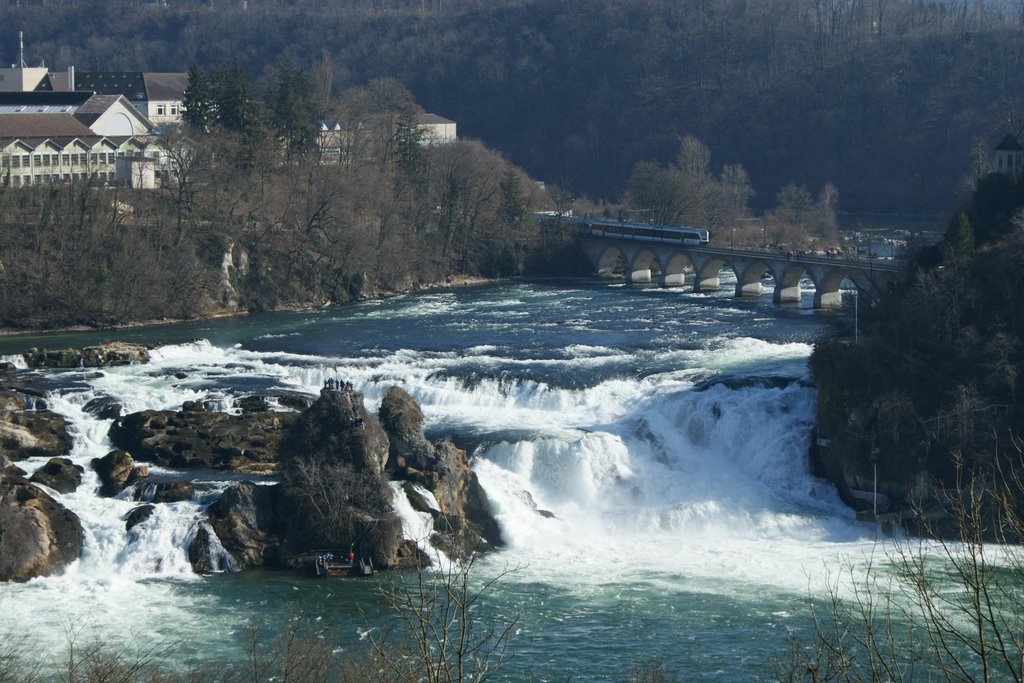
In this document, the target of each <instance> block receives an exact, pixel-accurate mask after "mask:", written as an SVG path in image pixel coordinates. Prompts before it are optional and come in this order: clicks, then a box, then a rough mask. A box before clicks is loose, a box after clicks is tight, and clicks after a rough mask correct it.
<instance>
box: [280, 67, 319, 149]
mask: <svg viewBox="0 0 1024 683" xmlns="http://www.w3.org/2000/svg"><path fill="white" fill-rule="evenodd" d="M267 99H268V105H269V109H270V112H271V125H272V127H273V128H274V132H275V133H276V134H277V137H278V139H279V140H280V141H281V142H282V143H283V145H284V148H285V151H286V152H287V155H288V157H289V158H291V157H292V155H295V154H302V153H303V152H305V151H307V150H308V149H309V148H310V147H312V145H313V142H314V140H315V136H316V125H317V120H318V118H319V117H318V113H317V107H316V103H315V102H314V94H313V86H312V84H311V83H310V81H309V78H308V77H307V76H306V74H305V73H304V72H303V71H302V70H301V69H298V68H296V67H295V65H294V64H292V63H291V62H290V61H287V62H285V63H284V64H283V65H282V66H281V73H280V75H279V77H278V80H277V84H276V86H274V85H271V86H270V87H268V90H267Z"/></svg>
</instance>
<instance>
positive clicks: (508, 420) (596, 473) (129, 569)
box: [0, 282, 875, 681]
mask: <svg viewBox="0 0 1024 683" xmlns="http://www.w3.org/2000/svg"><path fill="white" fill-rule="evenodd" d="M808 296H810V293H808ZM844 324H846V321H845V320H844V318H843V317H842V316H841V315H837V314H836V313H834V312H828V313H823V312H815V311H812V310H810V309H809V299H808V300H807V301H805V303H804V305H803V307H780V306H774V305H772V303H771V294H770V292H769V293H767V294H765V295H764V296H763V297H762V298H761V299H759V300H758V299H753V300H746V299H744V300H737V299H733V298H731V297H729V296H727V295H726V294H725V293H723V294H720V295H698V294H693V293H688V292H684V291H682V290H664V289H657V288H628V287H624V286H621V285H617V284H609V283H605V282H544V283H502V284H494V285H486V286H479V287H472V288H464V289H456V290H450V291H449V290H446V291H434V292H428V293H421V294H416V295H408V296H400V297H395V298H391V299H386V300H380V301H367V302H362V303H358V304H352V305H346V306H339V307H335V308H330V309H324V310H318V311H313V312H301V313H278V314H272V315H261V316H249V317H244V318H230V319H223V320H217V321H207V322H201V323H192V324H188V325H174V326H161V327H152V328H139V329H131V330H122V331H117V332H111V333H103V334H92V335H86V334H77V335H55V336H49V337H32V338H23V337H19V338H9V339H4V340H2V342H0V354H12V353H14V352H15V351H17V350H19V349H20V348H24V347H25V346H29V345H34V346H46V347H48V348H57V347H61V346H82V345H86V344H88V343H93V342H96V341H100V340H112V339H121V340H126V341H146V342H151V343H156V344H159V346H158V347H157V348H156V349H155V350H154V352H153V360H152V362H151V363H149V364H147V365H139V366H131V367H119V368H106V369H102V370H98V371H97V370H75V371H54V372H49V373H47V374H46V375H45V376H44V378H43V382H44V384H45V385H46V386H48V387H49V389H50V403H51V406H52V407H53V409H55V410H57V411H58V412H60V413H62V414H64V415H65V416H66V417H67V418H68V419H69V420H70V421H71V424H72V427H73V430H74V434H75V446H74V451H73V453H72V457H73V458H74V459H75V460H76V461H77V462H79V463H80V464H83V465H87V464H88V462H89V460H90V459H91V458H93V457H97V456H102V455H104V454H105V453H106V452H107V451H108V450H110V448H111V446H110V443H109V441H108V440H107V438H106V429H107V428H108V427H109V421H104V420H100V419H97V418H95V417H93V416H92V415H90V414H89V413H88V412H87V411H85V410H84V409H83V408H84V406H85V404H86V403H88V402H89V401H90V400H93V399H96V398H106V399H111V400H116V401H118V402H120V403H121V404H122V405H123V406H124V408H125V410H126V411H136V410H142V409H147V408H152V409H174V408H177V407H179V406H180V405H181V403H182V402H183V401H185V400H194V399H202V400H206V401H212V402H214V403H215V404H216V405H218V406H220V407H222V408H224V409H231V407H232V405H233V403H234V401H235V400H236V399H237V398H239V397H241V396H245V395H247V394H252V393H260V394H264V393H274V392H281V391H292V392H302V393H308V394H310V395H313V394H316V393H317V392H318V390H319V388H320V387H321V386H322V385H323V382H324V380H325V379H328V378H337V379H343V380H347V381H351V382H352V383H353V384H354V386H355V388H356V390H358V391H360V392H362V393H363V394H364V395H365V397H366V401H367V404H368V406H371V407H374V408H375V406H376V405H377V404H378V403H379V401H380V399H381V397H382V396H383V394H384V392H385V390H386V389H387V388H388V387H389V386H391V385H393V384H399V385H401V386H402V387H404V388H405V389H406V390H407V391H409V393H411V394H412V395H413V397H415V399H416V400H417V401H419V402H420V404H421V406H422V408H423V412H424V415H425V417H426V422H427V430H428V436H430V437H431V438H438V437H448V438H451V439H452V440H453V441H455V443H456V444H458V445H460V446H462V447H465V448H467V449H468V450H469V451H470V452H471V454H472V456H473V467H474V469H475V471H476V472H477V473H478V475H479V477H480V479H481V482H482V483H483V485H484V487H485V490H486V492H487V495H488V498H489V500H490V503H491V505H492V508H493V510H494V512H495V514H496V516H497V518H498V519H499V521H500V523H501V527H502V533H503V535H504V537H505V540H506V547H505V548H504V549H503V550H502V551H501V552H499V553H497V554H494V555H492V556H489V557H487V558H486V559H485V560H484V561H483V562H482V564H481V565H480V567H479V570H480V572H481V574H482V575H487V574H491V575H493V574H494V573H496V572H499V571H502V570H503V569H506V568H509V569H512V571H510V572H509V573H508V574H507V575H505V576H504V577H503V578H502V579H501V581H500V582H499V583H498V584H497V585H496V586H495V587H494V588H493V589H492V590H491V591H489V592H488V593H487V597H486V605H485V611H484V614H485V615H490V616H491V617H493V618H495V619H507V618H512V617H514V618H515V619H516V620H517V624H516V628H515V631H514V633H513V637H512V639H511V641H510V643H509V651H510V652H511V653H513V654H514V656H513V657H512V658H511V659H510V660H509V661H508V662H506V664H505V665H504V667H503V668H502V669H501V670H500V674H499V676H498V680H508V681H519V680H527V679H529V678H530V677H532V680H535V681H565V680H568V679H569V678H570V677H571V678H572V680H575V681H602V680H608V681H618V680H625V677H626V675H627V674H628V672H629V671H630V668H631V667H632V666H633V665H634V663H645V662H660V663H662V664H664V665H665V667H666V668H667V669H668V670H669V671H670V672H673V673H675V674H678V675H679V676H680V677H682V678H683V679H684V680H687V681H712V680H714V681H736V680H755V679H758V678H759V677H762V676H765V675H767V674H768V672H769V669H770V667H769V664H768V663H769V662H770V661H771V660H772V658H774V657H777V656H780V655H782V654H783V653H784V652H785V650H786V648H787V637H788V635H789V634H791V633H794V634H797V635H801V634H803V635H807V634H808V632H809V631H808V629H809V628H810V615H809V610H808V606H807V601H808V595H809V594H811V595H822V594H824V592H825V591H826V589H827V587H828V584H829V581H830V578H829V577H830V575H831V572H832V571H834V570H835V568H836V567H838V566H839V564H840V563H841V562H843V561H845V560H846V559H849V558H852V561H854V562H858V561H860V558H863V557H864V556H865V555H866V554H867V553H869V552H870V550H871V548H872V546H873V543H874V538H875V529H874V527H872V526H869V525H864V524H859V523H857V522H856V521H855V520H854V516H853V514H852V512H851V511H850V510H849V509H847V508H846V507H845V506H843V505H842V504H841V503H840V501H839V500H838V497H837V495H836V493H835V491H834V489H833V488H832V487H831V486H830V485H828V484H827V483H825V482H823V481H821V480H818V479H816V478H815V477H813V476H812V475H811V473H810V470H809V464H808V458H807V447H808V442H809V439H810V432H811V428H812V426H813V424H814V419H815V392H814V390H813V388H811V387H810V385H809V375H808V369H807V359H808V356H809V354H810V352H811V348H812V344H813V341H814V340H815V339H816V338H817V337H818V336H819V335H821V334H826V333H834V332H835V331H836V330H837V329H838V328H839V327H841V326H842V325H844ZM182 377H183V378H182ZM41 464H42V462H41V461H39V462H28V463H23V464H22V466H23V467H25V468H26V469H31V468H32V467H36V466H39V465H41ZM86 472H87V474H86V481H85V484H84V485H83V486H82V487H80V489H79V491H78V492H76V493H73V494H68V495H64V496H59V494H58V496H59V497H60V498H61V499H62V501H63V502H64V504H65V505H67V506H68V507H70V508H71V509H72V510H74V511H75V512H76V513H78V514H79V516H80V517H81V518H82V520H83V523H84V524H85V526H86V546H85V550H84V552H83V556H82V558H81V559H80V560H79V562H78V563H76V564H75V565H74V566H73V567H72V568H71V569H70V570H69V571H67V572H66V573H65V574H64V575H62V576H59V577H52V578H46V579H39V580H35V581H32V582H30V583H28V584H9V585H3V586H0V601H2V605H3V611H4V623H5V626H6V627H8V628H9V629H11V630H12V631H14V632H21V633H31V642H32V645H33V648H36V647H38V649H39V651H41V652H48V653H54V654H53V656H54V657H56V656H57V653H59V652H61V651H62V650H63V648H64V644H65V643H66V642H67V640H68V633H69V631H70V632H71V633H73V634H78V635H77V636H76V637H77V638H79V639H80V640H85V639H87V638H90V637H92V636H99V637H106V638H129V639H130V638H135V639H136V641H137V642H138V641H142V642H146V643H153V642H175V643H177V644H178V647H177V650H176V652H177V654H176V655H175V662H176V663H178V664H182V663H183V662H186V661H187V660H189V659H194V660H218V661H230V660H235V659H237V658H239V657H241V656H242V649H243V643H244V641H245V633H246V627H247V625H248V624H250V623H251V622H253V620H257V621H258V620H266V621H267V622H268V623H270V624H271V625H274V626H280V625H282V624H285V623H287V621H288V620H289V619H295V618H299V617H298V616H297V615H298V614H299V613H302V618H307V619H311V620H313V621H312V623H314V624H315V623H320V624H324V627H323V628H324V629H325V637H327V638H331V639H333V640H332V642H334V643H336V645H337V647H338V648H339V652H341V653H344V652H346V651H347V650H348V649H349V648H351V647H353V646H354V645H355V644H356V643H358V642H359V641H360V638H361V637H362V636H363V635H364V634H365V632H366V629H367V628H376V627H378V626H380V625H381V623H383V622H384V621H385V620H386V619H387V616H386V613H385V610H384V608H383V606H382V605H381V601H380V599H379V598H378V596H377V593H376V591H375V585H376V582H377V581H380V580H385V579H382V578H380V577H377V578H374V579H371V580H365V581H361V580H330V581H326V582H325V581H319V582H318V581H315V580H309V579H305V578H302V577H299V576H295V575H292V574H290V573H286V572H272V571H255V572H246V573H231V572H225V573H221V574H215V575H212V576H196V575H194V574H192V572H191V570H190V568H189V565H188V562H187V559H186V557H185V552H184V547H185V545H186V544H187V541H188V539H189V538H191V535H192V534H194V533H195V529H196V528H197V527H198V525H200V524H201V523H202V509H203V507H204V506H205V505H206V504H208V503H209V501H210V500H212V499H213V498H215V497H216V495H217V492H218V491H219V490H221V489H222V488H223V487H224V486H226V485H227V484H228V483H230V477H223V476H220V475H216V474H207V475H205V476H202V477H201V478H202V479H203V483H204V486H205V487H206V491H207V492H206V493H205V494H203V495H202V496H199V497H197V499H196V500H193V501H185V502H182V503H175V504H172V505H169V506H163V507H165V508H166V509H165V510H163V511H161V513H160V514H159V515H157V516H156V517H155V518H154V520H152V521H151V522H147V523H146V524H145V525H140V526H144V527H145V529H142V530H138V531H135V532H133V533H126V532H125V531H124V522H123V518H124V515H125V514H127V512H128V511H129V510H130V509H131V508H132V507H134V506H135V505H136V504H137V503H135V502H133V501H128V500H117V499H115V500H110V499H99V498H97V497H96V496H95V495H94V493H93V489H94V488H95V486H96V485H97V482H96V478H95V475H93V474H92V473H91V470H89V468H88V467H87V468H86ZM155 473H156V474H157V475H159V474H162V472H161V471H159V470H157V471H156V472H155ZM167 474H170V473H167ZM534 506H535V507H536V508H539V509H542V510H546V511H550V512H551V513H553V514H552V515H551V516H544V515H540V514H537V512H536V510H535V507H534ZM136 529H139V528H138V527H137V528H136ZM317 620H319V622H318V621H317Z"/></svg>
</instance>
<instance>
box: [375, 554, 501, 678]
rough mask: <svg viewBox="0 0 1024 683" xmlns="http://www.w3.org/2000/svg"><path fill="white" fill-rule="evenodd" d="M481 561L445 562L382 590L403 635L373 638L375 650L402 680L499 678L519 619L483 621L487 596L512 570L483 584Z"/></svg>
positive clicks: (475, 557)
mask: <svg viewBox="0 0 1024 683" xmlns="http://www.w3.org/2000/svg"><path fill="white" fill-rule="evenodd" d="M478 559H479V555H477V554H475V553H471V554H470V555H469V556H468V557H467V559H466V560H464V561H462V562H449V561H442V562H441V563H440V565H441V566H439V567H437V568H436V569H433V570H426V569H424V568H421V569H420V570H419V571H417V572H416V573H414V574H411V575H408V574H407V575H402V574H400V575H397V576H396V577H395V578H394V580H393V582H392V583H390V584H386V585H385V586H384V588H383V589H382V592H383V597H384V599H385V601H386V602H387V604H388V605H389V606H390V607H391V608H392V609H394V611H395V613H396V615H397V617H398V620H399V628H398V630H397V632H384V633H378V634H377V635H372V636H371V638H372V641H373V647H374V650H375V651H376V652H377V653H378V655H379V657H380V659H381V661H383V662H384V663H385V664H386V665H387V667H388V670H389V671H390V672H391V673H392V674H394V675H396V677H398V678H399V679H400V680H415V681H426V682H427V683H479V682H481V681H486V680H488V679H490V678H491V676H493V675H494V673H495V672H496V671H497V670H498V669H499V667H500V666H501V664H502V662H503V661H504V659H505V654H506V647H507V645H508V641H509V638H510V637H511V635H512V633H513V631H514V629H515V626H516V623H517V618H516V617H512V618H509V619H506V620H500V619H497V618H496V619H495V620H491V619H487V618H485V617H483V616H482V615H481V607H482V602H483V597H484V596H485V594H486V593H487V592H488V591H489V590H491V589H493V588H494V587H495V586H496V585H497V584H498V583H499V582H500V581H501V580H502V579H503V578H504V577H506V576H507V575H508V574H509V572H510V571H511V570H508V569H506V570H503V571H500V572H498V573H497V574H496V575H495V576H492V577H490V578H486V579H484V578H480V577H479V576H478V574H479V572H480V570H479V567H478V566H477V561H478Z"/></svg>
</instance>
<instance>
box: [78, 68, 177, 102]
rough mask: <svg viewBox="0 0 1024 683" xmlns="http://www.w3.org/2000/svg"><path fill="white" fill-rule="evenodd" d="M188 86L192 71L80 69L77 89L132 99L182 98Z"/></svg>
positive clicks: (138, 100) (135, 100) (139, 100)
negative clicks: (189, 75)
mask: <svg viewBox="0 0 1024 683" xmlns="http://www.w3.org/2000/svg"><path fill="white" fill-rule="evenodd" d="M186 87H188V74H187V73H178V72H157V71H152V72H142V71H79V72H76V73H75V89H76V90H92V91H93V92H95V93H96V94H97V95H124V96H125V97H126V98H128V99H129V100H130V101H132V102H142V101H148V100H180V99H182V97H184V95H185V88H186Z"/></svg>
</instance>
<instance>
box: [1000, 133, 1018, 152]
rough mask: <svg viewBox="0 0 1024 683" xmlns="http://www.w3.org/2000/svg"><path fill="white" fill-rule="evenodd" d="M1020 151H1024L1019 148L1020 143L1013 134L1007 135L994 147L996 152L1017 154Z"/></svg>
mask: <svg viewBox="0 0 1024 683" xmlns="http://www.w3.org/2000/svg"><path fill="white" fill-rule="evenodd" d="M1021 150H1024V147H1021V145H1020V142H1018V141H1017V136H1016V135H1014V134H1013V133H1007V134H1006V136H1005V137H1004V138H1003V141H1002V142H1000V143H999V146H998V147H996V151H997V152H1019V151H1021Z"/></svg>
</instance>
